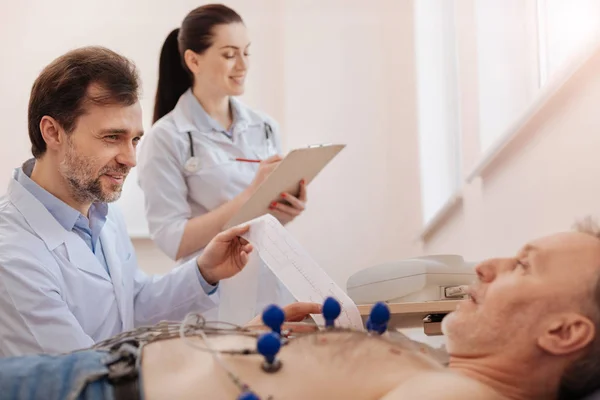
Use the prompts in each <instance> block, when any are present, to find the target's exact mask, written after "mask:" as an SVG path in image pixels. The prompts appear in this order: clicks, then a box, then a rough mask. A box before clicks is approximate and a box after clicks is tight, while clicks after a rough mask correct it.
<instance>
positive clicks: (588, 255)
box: [443, 232, 600, 355]
mask: <svg viewBox="0 0 600 400" xmlns="http://www.w3.org/2000/svg"><path fill="white" fill-rule="evenodd" d="M476 270H477V274H478V278H479V282H478V283H477V284H476V285H474V286H473V287H472V291H473V292H472V297H473V298H472V299H471V300H468V301H464V302H462V303H461V304H460V306H459V307H458V309H457V310H456V311H455V312H453V313H451V314H450V315H448V316H447V317H446V318H445V319H444V321H443V330H444V332H445V334H446V335H447V337H448V351H449V352H450V354H452V355H475V354H477V355H485V354H490V353H495V352H499V351H511V350H514V351H528V350H530V351H534V349H535V343H536V338H537V337H538V336H539V335H541V332H542V329H544V328H545V327H547V326H548V325H547V322H549V319H551V318H553V317H556V315H557V314H558V313H563V312H581V313H583V312H584V305H586V304H587V303H586V302H587V301H589V299H590V296H591V291H592V289H593V287H594V285H595V283H596V281H597V279H598V278H597V277H598V273H599V271H600V241H599V240H598V239H596V238H594V237H593V236H591V235H587V234H583V233H575V232H571V233H562V234H557V235H553V236H549V237H545V238H542V239H538V240H535V241H533V242H531V243H529V244H528V245H526V246H525V247H524V248H523V249H522V250H521V251H520V252H519V253H518V254H517V255H516V257H514V258H503V259H492V260H488V261H485V262H483V263H482V264H480V265H478V266H477V267H476Z"/></svg>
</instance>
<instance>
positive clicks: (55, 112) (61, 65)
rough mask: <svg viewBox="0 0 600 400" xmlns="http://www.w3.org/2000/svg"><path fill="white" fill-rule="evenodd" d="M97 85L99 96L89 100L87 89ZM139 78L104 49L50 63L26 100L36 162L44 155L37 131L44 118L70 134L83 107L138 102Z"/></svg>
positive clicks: (123, 61) (74, 53)
mask: <svg viewBox="0 0 600 400" xmlns="http://www.w3.org/2000/svg"><path fill="white" fill-rule="evenodd" d="M92 84H97V85H98V87H99V88H100V89H102V90H101V93H100V94H99V95H97V96H93V97H91V96H90V94H89V93H88V88H89V87H90V85H92ZM138 90H139V77H138V73H137V70H136V68H135V65H134V64H133V63H132V62H131V61H129V60H128V59H126V58H125V57H123V56H121V55H119V54H117V53H115V52H114V51H111V50H109V49H106V48H104V47H83V48H79V49H76V50H72V51H70V52H68V53H66V54H64V55H62V56H60V57H58V58H57V59H56V60H54V61H52V63H50V64H49V65H48V66H47V67H46V68H44V70H43V71H42V73H41V74H40V75H39V76H38V78H37V79H36V80H35V82H34V84H33V88H32V89H31V96H30V98H29V111H28V123H29V139H30V140H31V152H32V154H33V156H34V157H35V158H39V157H41V156H43V155H44V153H45V152H46V142H45V141H44V138H43V137H42V132H41V131H40V122H41V120H42V118H43V117H44V116H49V117H52V118H54V119H55V120H56V121H57V122H58V123H59V124H60V125H61V126H62V128H63V129H64V130H65V131H66V132H67V133H70V132H72V131H73V129H75V127H76V124H77V118H79V117H80V116H81V115H83V114H84V113H85V106H86V104H89V103H91V104H98V105H107V104H120V105H124V106H129V105H132V104H134V103H135V102H136V101H137V100H138V95H139V93H138Z"/></svg>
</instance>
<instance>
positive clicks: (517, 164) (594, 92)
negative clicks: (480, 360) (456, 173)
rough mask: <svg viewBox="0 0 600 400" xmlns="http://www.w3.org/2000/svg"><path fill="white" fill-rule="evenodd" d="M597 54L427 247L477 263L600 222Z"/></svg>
mask: <svg viewBox="0 0 600 400" xmlns="http://www.w3.org/2000/svg"><path fill="white" fill-rule="evenodd" d="M598 71H600V49H599V50H598V51H597V52H596V53H595V54H594V56H593V57H592V58H591V59H589V61H588V62H587V63H585V64H584V65H583V67H581V68H580V69H579V70H578V71H577V73H576V74H575V75H574V77H573V78H572V79H570V80H569V81H568V83H567V84H566V85H565V86H563V87H562V89H561V90H559V92H558V93H557V94H556V95H555V96H554V97H553V98H552V99H551V100H550V101H549V102H548V103H546V104H545V105H544V106H543V107H542V108H541V109H540V110H539V112H537V113H535V114H534V116H533V117H532V118H531V120H530V121H529V122H528V123H526V124H525V125H524V126H523V127H522V128H521V129H520V130H519V131H518V133H517V135H516V136H515V139H514V140H513V141H512V142H511V143H510V144H509V145H508V146H507V147H506V148H505V150H504V151H503V152H502V153H501V155H500V156H499V157H498V158H497V159H496V160H495V161H494V162H493V163H492V164H490V166H489V168H487V169H486V170H485V171H484V173H483V174H482V176H480V177H479V178H477V179H476V180H474V181H473V183H472V184H469V185H465V186H464V190H463V195H464V203H463V206H462V208H460V209H459V210H458V212H456V213H455V214H454V215H452V216H450V217H449V220H448V223H446V224H445V225H444V226H442V227H441V228H440V229H439V230H438V231H437V232H436V234H435V235H433V237H432V238H431V239H430V240H429V241H428V242H427V243H426V244H425V251H426V252H428V253H439V252H447V251H457V252H460V253H461V254H464V255H465V256H466V257H467V258H469V259H472V260H480V259H482V258H487V257H490V256H507V255H513V254H515V253H516V251H517V250H518V249H519V248H520V246H522V245H523V244H524V243H525V242H526V241H529V240H531V239H533V238H535V237H538V236H541V235H546V234H550V233H554V232H558V231H565V230H569V229H570V227H571V225H572V224H573V222H575V220H576V219H577V218H581V217H584V216H586V215H591V216H594V217H596V218H598V217H600V213H599V212H598V209H599V208H598V207H599V206H598V205H599V204H600V189H599V188H598V185H597V184H596V182H597V181H598V176H599V175H600V164H599V163H598V162H597V159H598V157H597V153H598V149H599V148H600V135H598V132H599V131H600V113H598V104H600V74H598Z"/></svg>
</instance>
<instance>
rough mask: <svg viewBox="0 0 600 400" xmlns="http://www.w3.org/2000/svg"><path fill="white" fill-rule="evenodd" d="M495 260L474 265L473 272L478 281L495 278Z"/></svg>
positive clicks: (487, 281) (488, 280)
mask: <svg viewBox="0 0 600 400" xmlns="http://www.w3.org/2000/svg"><path fill="white" fill-rule="evenodd" d="M496 262H497V261H496V260H489V261H485V262H482V263H481V264H478V265H477V266H476V267H475V273H476V274H477V278H478V279H479V281H480V282H483V283H489V282H492V281H493V280H494V279H495V278H496V274H497V272H496V271H497V267H496Z"/></svg>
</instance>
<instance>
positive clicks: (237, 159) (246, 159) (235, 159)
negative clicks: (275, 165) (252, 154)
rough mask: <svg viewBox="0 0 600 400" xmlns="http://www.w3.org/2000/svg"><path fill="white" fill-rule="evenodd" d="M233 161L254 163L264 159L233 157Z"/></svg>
mask: <svg viewBox="0 0 600 400" xmlns="http://www.w3.org/2000/svg"><path fill="white" fill-rule="evenodd" d="M231 161H241V162H252V163H259V162H261V161H262V160H251V159H249V158H232V159H231Z"/></svg>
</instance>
